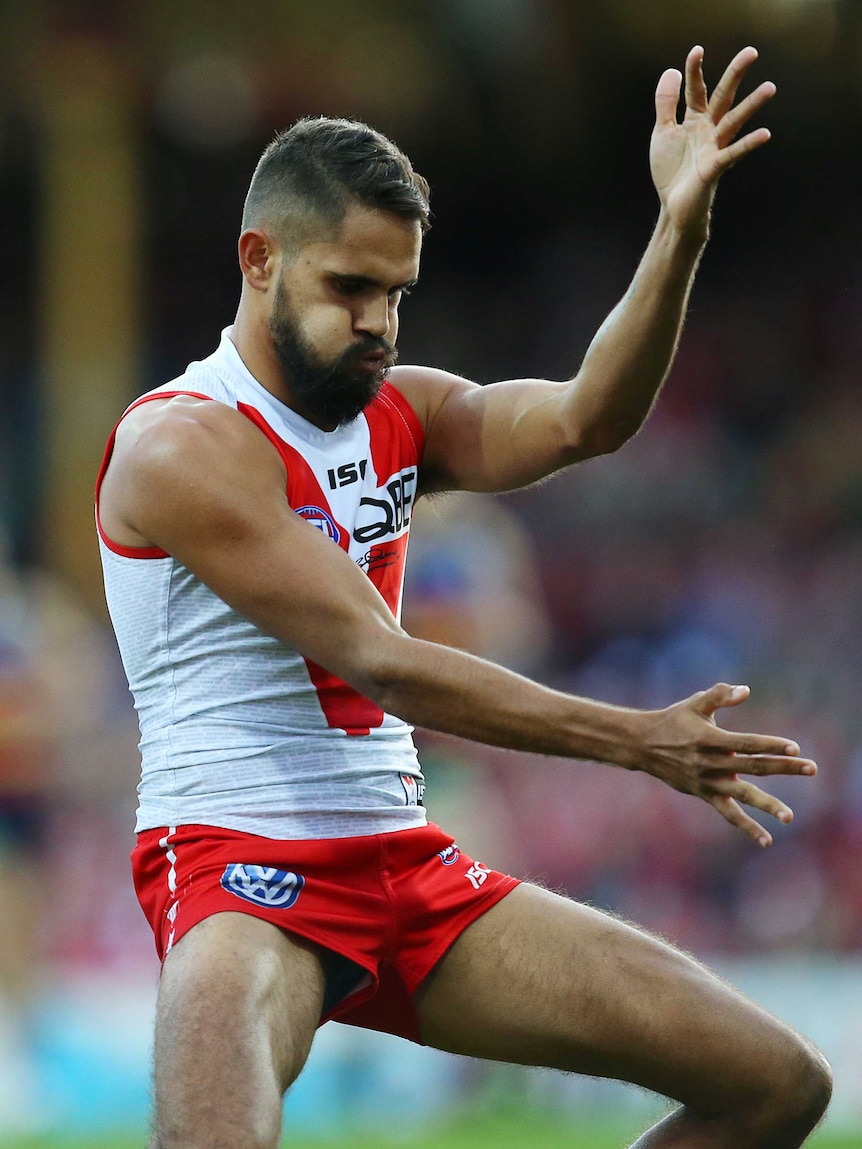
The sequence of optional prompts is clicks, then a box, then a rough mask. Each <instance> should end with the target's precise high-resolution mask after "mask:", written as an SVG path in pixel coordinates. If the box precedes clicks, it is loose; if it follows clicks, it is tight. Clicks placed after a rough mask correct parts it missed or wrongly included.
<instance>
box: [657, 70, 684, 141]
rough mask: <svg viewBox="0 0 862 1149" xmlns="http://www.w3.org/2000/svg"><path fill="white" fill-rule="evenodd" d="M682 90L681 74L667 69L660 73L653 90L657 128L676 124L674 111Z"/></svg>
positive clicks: (677, 105)
mask: <svg viewBox="0 0 862 1149" xmlns="http://www.w3.org/2000/svg"><path fill="white" fill-rule="evenodd" d="M681 88H682V72H680V71H678V70H677V69H676V68H668V69H667V71H666V72H662V74H661V76H660V77H659V82H658V85H657V87H656V90H655V124H656V127H657V128H660V127H666V126H668V125H672V124H676V122H677V120H676V110H677V108H678V107H679V93H680V89H681Z"/></svg>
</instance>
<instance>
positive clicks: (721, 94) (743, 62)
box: [709, 46, 758, 123]
mask: <svg viewBox="0 0 862 1149" xmlns="http://www.w3.org/2000/svg"><path fill="white" fill-rule="evenodd" d="M757 55H758V53H757V49H756V48H752V47H750V46H749V47H748V48H743V49H742V51H741V52H737V53H736V55H735V56H734V57H733V59H732V60H731V61H730V63H729V64H728V65H727V67H726V68H725V70H724V75H723V76H722V77H721V79H720V80H719V81H718V83H717V84H716V86H715V91H714V92H713V93H712V97H711V98H710V101H709V111H710V114H711V115H712V118H713V120H714V121H715V122H716V123H718V121H719V120H720V119H721V118H722V116H723V115H724V114H725V113H726V112H727V109H728V108H729V107H730V106H731V104H732V103H733V101H734V100H735V99H736V93H737V90H738V89H739V85H740V83H741V82H742V78H743V76H744V75H745V73H746V72H747V71H748V69H749V68H750V67H751V65H752V64H753V63H754V61H755V60H756V59H757Z"/></svg>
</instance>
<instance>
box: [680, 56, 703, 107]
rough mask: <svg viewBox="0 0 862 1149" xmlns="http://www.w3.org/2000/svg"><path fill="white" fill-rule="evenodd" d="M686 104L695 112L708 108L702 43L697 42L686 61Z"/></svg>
mask: <svg viewBox="0 0 862 1149" xmlns="http://www.w3.org/2000/svg"><path fill="white" fill-rule="evenodd" d="M685 106H686V107H687V108H689V109H690V110H691V111H693V112H705V111H706V109H707V103H706V83H705V82H704V79H703V48H702V47H701V46H700V44H695V46H694V47H693V48H692V50H691V51H690V52H689V54H688V56H687V58H686V61H685Z"/></svg>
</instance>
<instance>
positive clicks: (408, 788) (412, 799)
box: [401, 774, 425, 806]
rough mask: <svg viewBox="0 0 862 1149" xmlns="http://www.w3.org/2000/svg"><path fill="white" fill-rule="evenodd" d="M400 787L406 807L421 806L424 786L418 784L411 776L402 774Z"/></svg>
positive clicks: (421, 783)
mask: <svg viewBox="0 0 862 1149" xmlns="http://www.w3.org/2000/svg"><path fill="white" fill-rule="evenodd" d="M401 785H402V786H403V787H404V793H405V795H406V796H407V805H408V806H421V805H422V799H423V798H424V797H425V784H424V783H423V782H420V781H419V779H418V778H414V777H413V775H412V774H402V775H401Z"/></svg>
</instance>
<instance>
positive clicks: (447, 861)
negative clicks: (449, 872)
mask: <svg viewBox="0 0 862 1149" xmlns="http://www.w3.org/2000/svg"><path fill="white" fill-rule="evenodd" d="M439 857H440V861H441V862H442V863H443V865H444V866H454V865H455V863H456V862H457V861H458V859H459V858H460V857H461V851H460V850H459V849H458V846H457V844H456V843H455V842H453V843H452V845H451V846H447V847H446V848H445V849H444V850H441V851H440V854H439Z"/></svg>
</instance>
